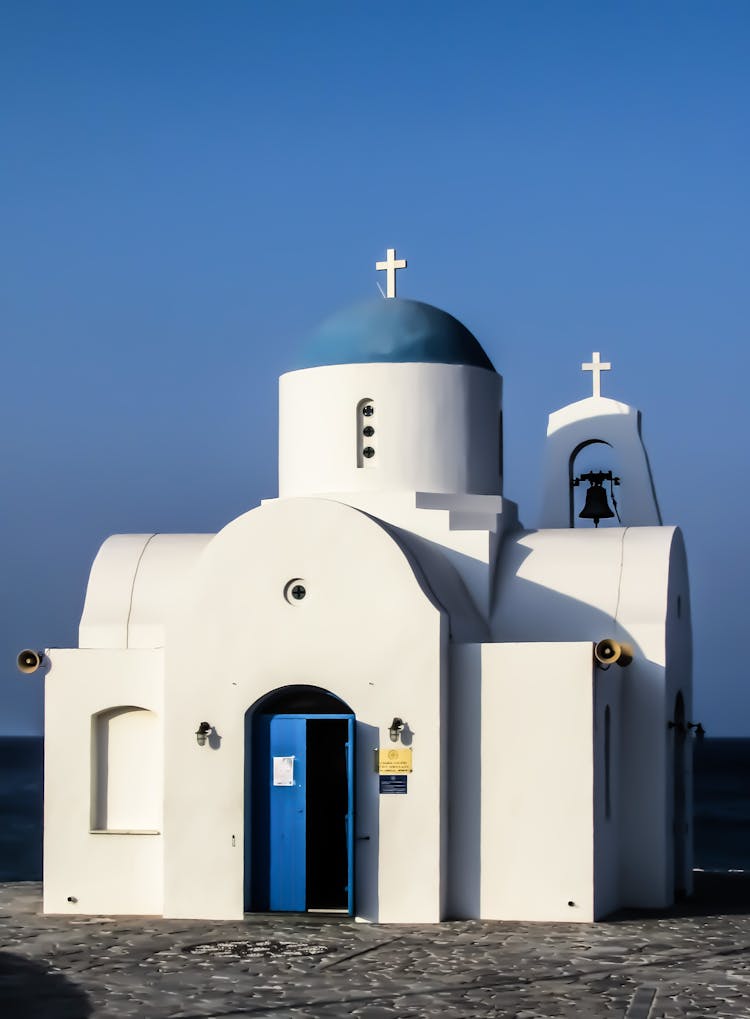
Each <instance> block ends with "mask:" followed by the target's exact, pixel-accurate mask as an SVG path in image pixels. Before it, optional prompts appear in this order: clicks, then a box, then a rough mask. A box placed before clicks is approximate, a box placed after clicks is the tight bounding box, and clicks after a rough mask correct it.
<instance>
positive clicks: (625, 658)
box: [594, 637, 633, 669]
mask: <svg viewBox="0 0 750 1019" xmlns="http://www.w3.org/2000/svg"><path fill="white" fill-rule="evenodd" d="M594 658H595V659H596V661H597V664H598V665H614V664H615V663H617V665H619V666H620V667H621V668H623V669H624V668H625V666H626V665H630V663H631V662H632V661H633V648H632V647H631V646H630V644H618V643H617V641H616V640H613V638H612V637H605V639H604V640H600V641H599V642H598V643H597V644H595V645H594Z"/></svg>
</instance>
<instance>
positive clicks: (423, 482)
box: [279, 364, 502, 498]
mask: <svg viewBox="0 0 750 1019" xmlns="http://www.w3.org/2000/svg"><path fill="white" fill-rule="evenodd" d="M501 393H502V379H501V378H500V376H499V375H497V374H496V373H495V372H492V371H489V370H488V369H485V368H475V367H468V366H465V365H447V364H351V365H334V366H327V367H322V368H307V369H302V370H300V371H295V372H288V373H287V374H286V375H282V376H281V378H280V380H279V495H280V496H281V497H282V498H283V497H285V496H306V495H325V494H330V493H336V492H356V491H375V490H378V491H388V490H407V491H423V492H476V493H483V494H490V495H499V494H501V481H500V443H499V415H500V406H501ZM365 397H368V398H369V399H371V400H372V402H373V404H374V407H375V413H374V415H373V416H372V417H371V418H367V419H366V423H367V424H371V425H372V427H373V428H374V429H375V434H374V436H373V437H372V438H371V439H368V440H367V441H368V443H370V444H371V445H372V447H373V449H374V450H375V456H374V457H373V458H372V459H371V460H369V461H366V462H365V463H364V464H363V466H362V467H358V466H357V463H358V456H357V450H358V438H359V433H360V426H361V424H362V423H363V422H361V421H360V420H359V419H358V417H357V408H358V407H359V406H360V404H361V401H362V399H363V398H365Z"/></svg>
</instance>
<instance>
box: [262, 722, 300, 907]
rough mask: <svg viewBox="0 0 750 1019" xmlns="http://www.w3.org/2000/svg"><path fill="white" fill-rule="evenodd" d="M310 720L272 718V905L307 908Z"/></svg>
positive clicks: (270, 802)
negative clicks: (308, 737)
mask: <svg viewBox="0 0 750 1019" xmlns="http://www.w3.org/2000/svg"><path fill="white" fill-rule="evenodd" d="M305 726H306V719H305V718H302V717H300V716H289V715H274V716H273V717H272V718H271V720H270V739H269V754H270V761H269V764H270V768H269V771H270V774H269V780H270V790H269V808H270V809H269V815H270V816H269V841H270V854H269V856H270V859H269V885H270V887H269V908H270V909H272V910H285V911H286V910H290V911H298V910H299V911H301V910H304V909H305V908H306V905H307V902H306V883H305V879H306V861H307V847H306V826H307V818H306V803H305V800H306V791H305V785H306V782H305V778H306V763H307V762H306V757H307V740H306V733H305Z"/></svg>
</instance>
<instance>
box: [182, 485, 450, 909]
mask: <svg viewBox="0 0 750 1019" xmlns="http://www.w3.org/2000/svg"><path fill="white" fill-rule="evenodd" d="M292 578H302V580H303V583H304V584H305V586H306V588H307V597H306V598H305V599H304V600H303V601H301V602H297V603H294V604H290V603H289V602H287V601H286V600H285V598H284V594H283V592H284V588H285V586H286V584H287V583H288V581H289V580H290V579H292ZM167 634H168V644H167V653H166V677H167V693H166V715H167V718H168V724H167V731H166V743H165V746H166V772H165V774H166V795H165V803H166V807H165V827H164V831H165V854H164V860H165V881H166V885H165V915H168V916H184V917H215V918H239V917H241V916H242V910H243V895H242V889H243V855H244V853H243V826H244V789H243V771H244V716H245V712H246V711H247V709H248V708H250V707H251V706H252V705H253V704H255V703H256V702H257V701H258V699H259V698H261V697H263V696H264V695H266V694H267V693H269V692H271V691H273V690H276V689H278V688H280V687H284V686H287V685H289V684H309V685H312V686H318V687H322V688H323V689H326V690H328V691H330V692H331V693H333V694H334V695H336V696H338V697H340V698H341V699H342V700H343V701H345V702H346V703H347V704H348V705H349V706H350V707H351V708H352V710H353V711H354V712H355V714H356V716H357V721H358V736H359V750H358V755H359V763H360V767H359V769H358V775H357V811H358V821H357V831H356V833H355V834H356V835H357V836H361V837H362V836H369V840H368V841H365V840H364V839H363V838H360V839H358V840H357V841H356V842H355V845H356V854H357V855H356V860H355V870H356V875H357V905H356V909H357V913H358V915H360V916H362V917H363V918H365V919H368V920H374V921H381V922H385V921H390V922H432V921H437V920H439V919H440V918H441V902H442V899H443V896H444V888H442V887H441V882H442V875H443V874H444V862H443V858H444V854H445V853H446V851H447V848H446V838H447V833H446V830H445V824H444V819H443V818H442V817H441V811H440V803H441V799H442V798H443V797H444V793H443V790H442V788H441V786H442V778H441V749H440V748H441V739H442V738H443V737H442V728H443V726H444V724H445V711H446V707H445V700H446V690H445V688H446V682H447V668H448V663H447V639H448V626H447V619H446V618H445V615H444V613H443V612H442V611H441V609H440V608H439V606H438V605H437V604H436V603H435V601H434V600H433V599H432V597H431V595H430V593H429V591H427V590H426V589H425V588H424V582H423V581H422V579H421V578H419V577H417V576H416V575H415V573H414V571H413V569H412V567H411V565H410V564H409V561H408V559H407V557H406V556H405V555H404V553H403V552H402V551H401V549H400V548H399V546H398V544H397V543H396V542H394V540H393V539H392V538H391V536H390V535H389V534H388V532H387V531H386V530H385V529H384V528H382V527H381V526H380V525H379V524H377V523H376V522H374V521H372V520H371V519H370V518H369V517H367V516H366V515H365V514H363V513H360V512H358V511H357V510H353V509H351V508H349V507H346V506H343V505H341V504H339V503H335V502H328V501H325V500H312V499H292V500H283V501H279V502H273V503H268V504H266V505H264V506H262V507H260V508H259V509H257V510H254V511H252V512H251V513H248V514H245V515H244V516H242V517H240V518H239V519H238V520H236V521H234V522H233V523H232V524H230V525H229V526H228V527H227V528H225V530H224V531H222V532H220V534H219V535H217V537H216V539H215V540H214V541H213V542H211V544H210V545H209V546H208V547H207V548H206V550H205V552H204V553H203V555H202V557H201V559H200V562H199V563H198V565H197V567H196V569H195V572H194V573H193V576H192V580H191V585H190V596H189V600H188V603H187V604H186V605H185V606H184V608H183V609H181V610H180V612H179V613H177V614H176V616H175V617H174V618H173V619H172V620H171V622H169V623H168V628H167ZM394 716H399V717H401V718H403V719H404V720H405V721H406V722H407V723H408V725H409V727H410V730H411V731H412V732H413V752H414V772H413V774H412V775H410V776H409V779H408V782H409V792H408V794H407V795H406V796H379V794H378V778H377V775H376V774H375V771H374V766H373V759H372V749H373V747H375V746H377V745H378V744H379V743H380V744H382V745H384V746H387V745H390V744H389V738H388V732H387V727H388V725H389V724H390V722H391V719H392V718H393V717H394ZM202 720H205V721H208V722H210V724H211V725H212V726H214V727H215V729H216V732H217V735H218V737H219V740H218V745H217V746H216V748H215V749H214V748H212V747H210V746H208V745H207V746H206V747H198V746H197V744H196V740H195V736H194V732H195V729H196V727H197V724H198V722H200V721H202ZM197 817H199V823H198V822H197ZM244 834H247V833H244ZM233 837H234V845H233V844H232V842H233ZM376 861H379V862H378V863H376Z"/></svg>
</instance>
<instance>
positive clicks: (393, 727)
mask: <svg viewBox="0 0 750 1019" xmlns="http://www.w3.org/2000/svg"><path fill="white" fill-rule="evenodd" d="M403 731H404V723H403V720H402V719H401V718H394V719H393V721H392V722H391V724H390V726H389V728H388V733H389V735H390V737H391V741H392V742H393V743H398V740H399V736H400V735H401V733H402V732H403Z"/></svg>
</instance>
